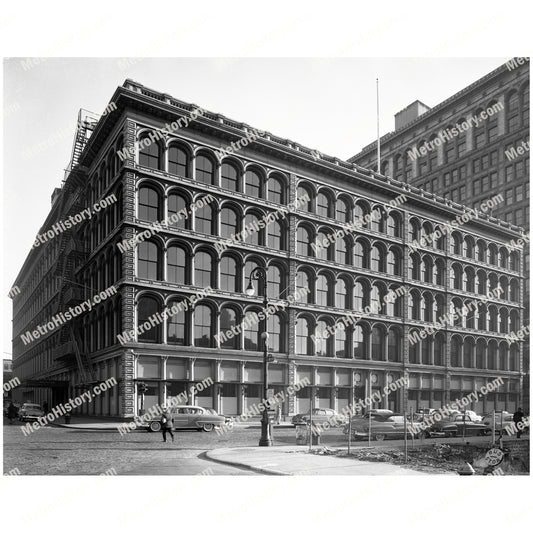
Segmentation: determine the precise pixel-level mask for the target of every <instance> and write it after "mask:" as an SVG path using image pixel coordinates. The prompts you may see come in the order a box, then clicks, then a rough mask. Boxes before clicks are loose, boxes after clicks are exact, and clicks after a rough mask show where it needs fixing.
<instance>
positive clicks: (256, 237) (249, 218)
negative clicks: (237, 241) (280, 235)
mask: <svg viewBox="0 0 533 533" xmlns="http://www.w3.org/2000/svg"><path fill="white" fill-rule="evenodd" d="M244 225H245V227H246V228H250V230H251V231H247V232H246V236H245V238H244V242H246V243H247V244H255V245H257V246H258V245H260V244H261V243H262V242H261V241H262V239H261V233H262V232H261V231H255V229H254V228H259V217H258V216H257V215H254V214H253V213H247V214H246V216H245V219H244Z"/></svg>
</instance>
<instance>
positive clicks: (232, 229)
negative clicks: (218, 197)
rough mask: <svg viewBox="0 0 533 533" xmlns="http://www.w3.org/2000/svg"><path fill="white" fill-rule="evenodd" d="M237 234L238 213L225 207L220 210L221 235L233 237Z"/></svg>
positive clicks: (227, 237)
mask: <svg viewBox="0 0 533 533" xmlns="http://www.w3.org/2000/svg"><path fill="white" fill-rule="evenodd" d="M236 234H237V214H236V213H235V211H234V210H233V209H230V208H229V207H223V208H222V210H221V211H220V236H221V237H224V238H225V239H231V238H232V237H233V236H234V235H236Z"/></svg>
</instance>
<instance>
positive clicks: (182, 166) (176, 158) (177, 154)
mask: <svg viewBox="0 0 533 533" xmlns="http://www.w3.org/2000/svg"><path fill="white" fill-rule="evenodd" d="M168 172H169V173H170V174H174V175H176V176H183V177H185V178H188V177H189V158H188V156H187V153H186V152H185V151H184V150H182V149H181V148H179V147H177V146H175V145H172V146H170V148H169V149H168Z"/></svg>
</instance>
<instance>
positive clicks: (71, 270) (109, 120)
mask: <svg viewBox="0 0 533 533" xmlns="http://www.w3.org/2000/svg"><path fill="white" fill-rule="evenodd" d="M107 109H108V110H110V111H109V112H106V113H105V114H104V115H103V116H101V117H100V118H99V119H98V120H97V119H96V118H94V117H81V120H80V121H79V126H78V131H77V138H76V141H75V143H74V150H73V158H72V164H71V166H70V169H69V172H68V173H67V176H66V178H65V180H64V182H63V184H62V187H61V188H60V189H57V190H56V191H55V192H54V195H53V198H52V209H51V211H50V214H49V216H48V218H47V220H46V221H45V223H44V225H43V227H42V229H41V232H40V233H41V234H45V233H46V232H47V231H48V230H49V229H50V228H51V227H52V226H53V225H54V224H58V223H59V222H61V221H64V220H65V219H68V218H69V217H70V216H73V215H75V214H76V213H79V212H81V211H82V210H83V209H86V208H90V207H91V206H93V205H94V204H96V203H97V202H99V201H101V200H102V199H105V198H108V197H110V196H111V195H113V196H114V197H115V198H116V200H117V201H116V202H114V203H112V204H110V205H109V206H108V207H107V208H105V209H101V210H100V212H98V213H95V214H94V216H92V217H91V218H90V220H84V221H82V222H80V223H79V224H77V225H74V226H73V227H72V228H69V229H68V230H67V231H62V232H59V233H58V234H57V235H56V236H55V237H54V238H52V239H50V240H48V241H47V242H45V243H44V244H40V245H39V246H37V247H34V248H33V249H32V250H31V252H30V254H29V255H28V258H27V260H26V262H25V263H24V266H23V268H22V270H21V272H20V274H19V276H18V277H17V280H16V281H15V285H16V286H18V287H19V288H20V291H21V292H20V294H19V295H18V296H16V297H15V298H14V302H13V354H14V356H13V364H14V369H15V375H17V376H19V377H20V378H21V380H22V381H23V386H22V387H20V388H19V389H17V391H16V394H18V395H20V396H22V397H23V398H22V397H21V399H27V400H30V399H31V400H33V401H44V400H47V401H48V402H49V403H50V405H51V406H52V405H53V404H54V403H58V402H60V401H64V400H66V399H67V398H69V397H74V396H75V395H76V394H78V393H79V391H82V390H83V389H84V388H86V387H87V386H89V385H90V384H91V383H96V382H98V381H101V380H105V379H107V378H109V377H116V379H117V381H118V386H116V387H114V388H112V389H110V390H108V391H106V392H105V393H104V394H102V395H101V396H99V397H97V398H95V400H94V401H93V402H92V403H90V404H87V405H84V406H83V407H82V408H81V411H82V412H84V413H88V414H99V415H100V414H101V415H115V416H125V417H131V416H133V415H135V414H137V413H138V412H139V409H140V408H141V404H140V394H139V392H140V390H141V388H144V386H146V388H147V390H146V393H145V395H144V408H145V409H148V408H149V407H150V406H152V405H154V404H156V403H162V402H164V401H166V400H167V399H168V398H169V397H171V396H176V395H177V394H179V393H180V392H183V391H185V390H188V389H189V388H190V386H191V385H192V384H194V383H198V382H201V381H203V380H205V379H206V378H211V379H212V381H213V385H212V386H209V387H206V388H204V390H202V391H199V392H198V393H197V394H195V396H194V397H193V398H190V399H189V401H190V402H192V403H195V404H197V405H201V406H206V407H213V408H215V409H217V410H218V411H220V412H223V413H224V414H239V413H242V412H243V411H244V410H245V409H246V408H247V407H250V406H252V405H253V404H257V403H258V402H260V399H261V398H262V397H263V391H262V348H263V347H262V344H261V342H262V338H261V333H262V329H263V322H259V323H258V322H257V321H256V320H254V317H255V316H256V315H257V313H259V312H260V311H261V310H262V302H263V297H262V295H261V294H255V295H254V296H249V295H247V294H246V288H247V285H248V282H249V275H250V273H251V271H252V270H253V269H254V268H256V267H257V266H262V267H265V268H267V271H268V279H267V282H268V283H267V296H268V300H269V302H270V303H271V304H273V305H275V306H277V309H276V313H275V314H272V315H271V316H270V317H269V319H268V333H269V338H268V348H269V353H271V354H272V357H273V359H274V361H273V362H271V363H270V365H269V383H270V387H271V388H272V389H273V390H274V392H279V391H282V390H285V389H286V388H287V386H289V385H290V384H294V383H296V382H298V381H300V380H301V379H303V378H308V379H309V383H310V386H307V387H305V388H304V389H302V390H301V391H299V392H298V393H297V394H296V396H295V397H293V398H290V399H289V400H287V401H286V402H285V403H284V405H283V409H284V414H292V413H295V412H301V411H305V410H307V409H308V408H309V404H310V402H312V403H313V405H315V406H322V407H333V408H336V409H341V408H343V407H345V406H346V405H347V404H348V402H349V398H350V396H351V394H352V391H353V394H354V396H355V397H356V398H358V399H361V398H364V397H366V396H368V395H369V394H370V392H371V391H380V390H381V391H382V390H383V389H384V387H385V386H386V385H387V384H388V383H391V382H394V381H396V380H397V379H399V378H401V377H408V378H409V384H408V387H406V388H405V389H400V390H398V391H395V392H393V393H392V394H390V395H389V396H387V397H384V398H383V400H382V401H381V402H380V404H379V406H381V407H387V408H390V409H393V410H395V411H398V410H402V409H409V408H411V407H412V408H415V409H416V408H421V407H439V406H443V405H444V404H445V403H447V402H449V401H452V400H455V399H457V398H461V397H463V396H466V395H467V394H468V393H470V392H472V391H474V390H478V389H480V388H481V387H482V386H483V385H486V384H487V383H490V382H492V381H493V380H494V379H496V378H498V377H502V378H503V385H502V386H501V387H500V388H499V389H498V391H497V392H493V393H490V394H488V395H486V396H484V397H482V398H480V400H479V402H478V404H477V405H472V407H473V408H474V409H475V410H476V411H478V412H488V411H490V410H492V409H494V408H498V409H507V410H509V411H512V410H513V409H514V408H515V407H516V406H517V405H518V403H519V401H520V399H521V389H522V379H523V356H522V344H523V343H522V342H520V341H519V342H511V341H510V340H509V339H506V338H505V334H506V333H508V332H509V331H514V330H515V329H517V328H518V325H519V324H521V323H522V320H523V317H522V314H523V302H522V295H523V284H524V277H523V269H522V258H521V250H520V249H510V248H509V247H508V244H509V242H510V241H511V240H513V239H514V240H516V239H519V238H520V237H521V236H522V233H521V231H520V228H518V227H517V226H516V225H514V224H513V223H511V222H508V221H502V220H498V219H496V218H494V217H492V216H491V215H490V214H488V213H480V214H479V216H478V217H471V216H470V215H469V213H470V211H469V210H467V209H465V208H464V207H463V206H462V205H460V204H458V203H456V202H454V201H452V200H451V199H443V198H442V197H440V196H437V195H436V194H434V193H432V192H430V191H427V190H426V191H425V190H423V189H420V188H418V187H415V186H414V185H412V184H408V183H406V182H405V181H404V180H403V181H402V180H397V179H394V178H393V177H391V176H388V175H386V174H387V173H385V175H383V174H377V173H375V172H373V171H370V170H366V169H364V168H363V167H361V166H359V165H356V164H354V163H351V162H345V161H341V160H339V159H337V158H334V157H329V156H326V155H324V154H320V153H318V152H316V151H313V150H310V149H308V148H306V147H303V146H301V145H299V144H297V143H296V142H293V141H290V140H287V139H281V138H279V137H276V136H274V135H272V134H270V133H268V132H260V131H257V130H254V129H253V128H251V127H250V126H248V125H246V124H243V123H239V122H235V121H232V120H230V119H228V118H226V117H224V116H223V115H220V114H215V113H211V112H207V111H205V110H202V109H198V108H197V107H195V106H193V105H190V104H187V103H184V102H181V101H179V100H176V99H174V98H172V97H171V96H169V95H167V94H162V93H159V92H156V91H154V90H151V89H147V88H145V87H144V86H142V85H140V84H139V83H136V82H134V81H132V80H126V81H125V83H124V84H123V86H121V87H118V88H117V90H116V91H115V93H114V95H113V97H112V99H111V104H110V105H109V106H108V108H107ZM191 114H192V118H191ZM175 121H180V122H179V123H180V124H181V126H182V127H180V128H179V129H174V128H172V127H171V128H168V125H169V124H170V125H171V126H172V124H173V123H174V122H175ZM165 125H167V131H166V132H164V133H158V132H160V130H161V128H164V127H165ZM244 139H247V140H246V141H245V140H244ZM232 143H233V147H234V148H235V149H234V150H233V153H230V152H231V151H230V150H228V148H229V147H231V146H232ZM119 154H120V155H119ZM297 199H304V200H303V201H300V200H298V203H296V201H297ZM294 205H298V208H297V209H289V208H288V207H289V206H294ZM192 206H195V207H196V208H193V207H192ZM198 206H201V207H198ZM282 211H283V212H284V214H283V216H279V213H280V212H282ZM178 213H187V216H179V217H178V220H176V221H175V222H174V223H173V224H165V223H162V224H158V225H157V230H154V227H156V226H154V222H161V221H164V220H165V219H167V218H168V217H169V216H172V215H176V214H178ZM269 215H270V216H269ZM457 217H463V220H465V223H464V224H455V223H454V224H455V226H454V227H453V228H451V229H450V230H449V231H442V232H440V230H439V228H442V227H443V226H444V225H446V224H449V223H451V222H452V221H455V220H456V219H457ZM359 220H367V221H368V223H366V224H364V225H363V226H362V227H360V226H359V225H356V224H354V221H359ZM265 221H267V223H265ZM246 228H247V231H246V232H245V233H246V237H245V238H244V239H242V240H240V239H239V240H235V241H234V242H233V244H232V245H231V246H228V247H227V248H225V249H224V250H223V249H222V248H223V247H222V246H221V243H223V242H225V241H226V240H227V239H231V237H232V235H236V234H237V235H239V234H241V232H242V231H243V230H245V229H246ZM250 228H255V229H254V230H250ZM255 230H257V231H255ZM143 232H145V237H143V238H142V239H139V242H137V244H136V245H135V246H133V247H132V248H131V249H126V250H124V246H121V247H119V244H122V243H124V241H127V240H130V239H132V238H134V237H135V236H136V235H139V234H141V233H143ZM435 232H437V234H435ZM439 232H440V233H442V235H439ZM242 235H244V233H242ZM432 236H433V237H435V238H434V239H433V238H432ZM422 238H426V239H428V240H429V241H431V244H429V245H425V246H424V247H423V248H422V249H420V250H417V249H414V247H413V244H414V241H417V242H420V241H421V239H422ZM317 244H318V246H317ZM320 244H323V246H320ZM111 286H113V287H116V289H117V291H116V294H114V295H112V296H111V297H109V298H107V299H105V300H104V301H102V302H101V303H99V304H97V305H94V307H93V308H92V309H91V310H90V311H87V312H84V313H82V314H79V315H77V316H76V317H74V318H73V319H72V320H70V321H67V322H65V323H63V324H61V325H60V326H58V327H57V328H55V329H53V330H51V331H49V332H48V333H46V334H44V335H41V336H39V338H36V339H34V340H33V341H31V342H28V343H26V342H24V341H23V340H22V338H21V335H23V334H25V333H26V332H28V331H32V330H35V328H36V327H37V326H38V325H39V324H43V323H47V322H49V321H50V320H51V319H52V317H53V316H55V315H57V314H58V313H65V312H66V311H67V310H68V309H69V307H74V306H76V305H80V303H81V302H84V301H86V300H88V299H91V298H92V297H93V296H94V295H95V294H96V293H100V292H101V291H105V290H106V289H108V288H109V287H111ZM207 287H211V288H212V291H210V294H208V295H207V296H205V297H203V298H201V299H199V300H198V301H196V302H194V304H192V303H190V300H189V299H190V298H191V297H193V296H194V295H196V294H197V293H199V291H201V290H202V289H205V288H207ZM498 288H501V290H498V291H497V292H495V290H496V289H498ZM298 291H299V293H305V296H304V297H303V298H302V299H300V300H299V301H292V298H291V302H290V303H289V302H288V301H287V300H288V299H289V298H290V297H292V296H294V295H295V294H296V292H298ZM392 294H394V295H395V296H396V298H391V297H389V296H390V295H392ZM176 302H183V307H182V309H181V310H180V311H179V312H178V313H175V314H172V316H170V315H169V316H167V317H166V318H164V319H163V320H161V321H160V322H156V321H154V325H153V327H151V328H149V329H146V328H145V329H144V330H143V331H142V332H140V331H139V332H137V333H136V337H135V338H134V339H133V340H132V341H126V342H125V343H124V344H121V343H120V342H119V340H118V338H117V337H118V336H119V335H122V334H123V332H128V331H132V330H134V329H135V328H136V327H137V326H138V325H140V324H144V323H145V322H146V321H147V320H149V319H150V317H154V316H160V315H161V313H162V312H163V310H165V309H170V308H172V306H173V305H174V304H175V303H176ZM459 309H466V310H467V312H465V313H464V314H458V315H457V316H456V317H455V319H454V321H453V322H452V323H445V324H444V327H443V328H442V329H441V330H440V331H438V332H436V333H435V334H430V335H427V337H426V338H422V339H420V342H410V339H412V338H415V337H417V332H418V334H420V332H421V331H422V330H423V329H424V328H426V327H428V326H430V325H432V324H434V323H435V322H438V321H439V319H440V318H441V317H443V316H447V315H448V314H449V313H450V311H451V310H455V311H457V310H459ZM361 311H363V312H361ZM365 311H369V312H365ZM354 312H360V316H358V319H357V320H352V321H347V320H346V317H347V316H348V315H350V314H353V313H354ZM242 323H244V327H242V328H241V327H239V325H240V324H242ZM228 331H232V332H234V333H235V334H233V335H231V336H228V335H221V334H223V333H227V332H228ZM122 338H123V339H124V337H122ZM26 339H27V337H26ZM141 384H142V385H141ZM374 406H377V405H374Z"/></svg>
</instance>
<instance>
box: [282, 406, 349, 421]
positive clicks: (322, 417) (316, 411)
mask: <svg viewBox="0 0 533 533" xmlns="http://www.w3.org/2000/svg"><path fill="white" fill-rule="evenodd" d="M310 414H311V413H310V411H307V413H299V414H297V415H294V416H293V417H292V419H291V422H292V423H293V424H307V423H308V422H309V420H310V419H311V416H310ZM341 418H342V416H341V415H339V414H338V413H337V411H335V409H326V408H321V407H315V408H313V416H312V419H313V423H314V424H324V422H328V423H330V424H331V425H333V426H338V425H340V423H341Z"/></svg>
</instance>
